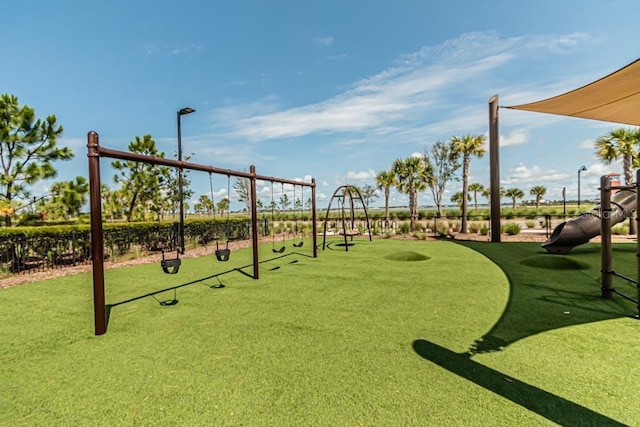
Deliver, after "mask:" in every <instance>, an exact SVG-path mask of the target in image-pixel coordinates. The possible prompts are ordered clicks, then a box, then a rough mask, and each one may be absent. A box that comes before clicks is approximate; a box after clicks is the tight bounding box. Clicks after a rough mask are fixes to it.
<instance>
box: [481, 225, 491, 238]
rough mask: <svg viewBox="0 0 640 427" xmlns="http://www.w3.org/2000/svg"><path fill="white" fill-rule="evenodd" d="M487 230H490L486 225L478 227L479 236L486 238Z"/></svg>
mask: <svg viewBox="0 0 640 427" xmlns="http://www.w3.org/2000/svg"><path fill="white" fill-rule="evenodd" d="M489 230H490V228H489V226H488V225H483V226H482V227H480V234H482V235H483V236H486V235H487V234H489Z"/></svg>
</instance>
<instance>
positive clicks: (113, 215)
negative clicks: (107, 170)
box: [100, 183, 124, 221]
mask: <svg viewBox="0 0 640 427" xmlns="http://www.w3.org/2000/svg"><path fill="white" fill-rule="evenodd" d="M100 195H101V196H102V215H103V216H104V217H105V218H107V219H111V220H113V221H115V220H119V219H122V217H123V216H124V205H123V203H122V196H121V191H120V190H113V191H111V190H110V189H109V187H108V186H107V185H106V184H104V183H102V184H101V185H100Z"/></svg>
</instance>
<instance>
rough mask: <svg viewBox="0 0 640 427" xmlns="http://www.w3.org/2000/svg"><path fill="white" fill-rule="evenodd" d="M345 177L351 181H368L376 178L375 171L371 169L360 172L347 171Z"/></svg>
mask: <svg viewBox="0 0 640 427" xmlns="http://www.w3.org/2000/svg"><path fill="white" fill-rule="evenodd" d="M346 178H347V179H348V180H351V181H368V180H371V179H375V178H376V172H375V171H374V170H373V169H369V170H367V171H360V172H353V171H349V172H347V175H346Z"/></svg>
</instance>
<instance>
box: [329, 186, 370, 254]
mask: <svg viewBox="0 0 640 427" xmlns="http://www.w3.org/2000/svg"><path fill="white" fill-rule="evenodd" d="M334 199H337V201H338V204H339V207H338V211H339V212H340V220H339V221H340V222H339V225H341V228H340V231H339V234H340V235H341V236H343V238H344V249H345V251H348V250H349V242H348V240H350V241H353V237H354V236H357V235H359V234H360V230H359V229H358V227H357V226H356V202H359V203H360V204H361V206H362V209H363V210H364V216H365V221H366V232H367V234H368V235H369V241H371V225H370V223H369V215H368V213H367V206H366V204H365V203H364V200H363V199H362V194H360V190H358V187H355V186H353V185H342V186H340V187H338V188H337V189H336V191H334V192H333V195H332V196H331V199H330V200H329V205H328V206H327V213H326V214H325V216H324V225H323V232H322V250H325V247H326V241H327V221H329V215H330V213H331V205H332V204H333V200H334ZM347 205H348V207H347ZM347 209H348V215H347ZM363 231H365V228H364V226H363Z"/></svg>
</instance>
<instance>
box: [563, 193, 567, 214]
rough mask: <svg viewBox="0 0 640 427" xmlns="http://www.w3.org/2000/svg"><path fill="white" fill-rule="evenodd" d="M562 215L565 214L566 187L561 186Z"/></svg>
mask: <svg viewBox="0 0 640 427" xmlns="http://www.w3.org/2000/svg"><path fill="white" fill-rule="evenodd" d="M562 215H564V216H565V217H566V216H567V189H566V187H562Z"/></svg>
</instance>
